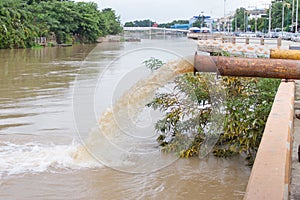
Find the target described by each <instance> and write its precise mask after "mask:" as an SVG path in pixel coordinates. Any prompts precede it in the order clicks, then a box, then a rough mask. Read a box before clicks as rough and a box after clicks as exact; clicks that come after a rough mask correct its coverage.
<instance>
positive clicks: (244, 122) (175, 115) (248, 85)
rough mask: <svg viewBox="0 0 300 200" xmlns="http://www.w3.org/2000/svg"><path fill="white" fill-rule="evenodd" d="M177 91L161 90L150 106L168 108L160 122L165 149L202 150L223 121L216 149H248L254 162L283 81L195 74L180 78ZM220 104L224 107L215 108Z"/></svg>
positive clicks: (160, 139)
mask: <svg viewBox="0 0 300 200" xmlns="http://www.w3.org/2000/svg"><path fill="white" fill-rule="evenodd" d="M174 83H175V87H174V92H172V93H159V94H156V97H155V98H154V100H153V101H152V102H151V103H149V104H148V105H147V106H149V107H152V108H153V109H158V110H160V111H161V112H163V113H164V116H163V118H162V119H160V120H159V121H157V123H156V125H155V129H156V131H157V132H158V133H159V137H158V138H157V141H158V142H159V144H160V146H161V147H162V150H163V151H167V152H171V151H174V152H177V153H179V155H180V156H181V157H190V156H194V155H199V154H200V152H199V150H200V147H201V145H202V144H203V142H204V141H205V139H206V138H207V137H210V136H211V135H210V134H211V133H210V132H209V131H208V130H210V129H212V128H213V123H215V122H218V123H219V124H218V127H217V129H220V130H217V129H215V130H214V131H219V133H221V134H220V135H218V134H216V136H219V138H218V141H217V144H216V145H215V147H214V148H213V154H214V155H216V156H220V157H227V156H231V155H235V154H245V155H246V157H247V160H248V163H249V164H252V163H253V160H254V158H255V155H256V152H257V149H258V146H259V144H260V140H261V137H262V134H263V131H264V127H265V123H266V120H267V118H268V115H269V112H270V110H271V106H272V103H273V99H274V96H275V94H276V91H277V88H278V85H279V83H280V81H278V80H274V79H263V78H237V77H221V78H220V79H219V80H216V77H215V75H212V74H204V73H202V74H199V73H196V75H193V74H192V73H189V74H184V75H181V76H179V77H177V78H176V79H175V81H174ZM216 107H219V108H220V107H221V108H222V109H220V110H218V112H217V113H214V112H215V110H216V109H215V108H216Z"/></svg>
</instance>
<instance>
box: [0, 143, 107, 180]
mask: <svg viewBox="0 0 300 200" xmlns="http://www.w3.org/2000/svg"><path fill="white" fill-rule="evenodd" d="M78 146H80V145H79V143H76V142H73V143H72V144H70V145H56V144H41V143H35V142H31V143H25V144H14V143H10V142H2V143H0V177H2V176H4V175H15V174H22V173H28V172H29V173H39V172H44V171H55V170H60V169H81V168H94V167H100V166H102V165H101V164H100V163H99V162H97V161H96V160H94V159H92V158H91V157H86V159H85V160H75V159H74V155H75V154H76V152H77V149H78Z"/></svg>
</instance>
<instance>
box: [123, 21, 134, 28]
mask: <svg viewBox="0 0 300 200" xmlns="http://www.w3.org/2000/svg"><path fill="white" fill-rule="evenodd" d="M124 26H125V27H134V23H133V22H126V23H125V24H124Z"/></svg>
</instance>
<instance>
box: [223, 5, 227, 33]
mask: <svg viewBox="0 0 300 200" xmlns="http://www.w3.org/2000/svg"><path fill="white" fill-rule="evenodd" d="M225 17H226V0H224V26H223V29H224V31H226V29H225V24H226V18H225Z"/></svg>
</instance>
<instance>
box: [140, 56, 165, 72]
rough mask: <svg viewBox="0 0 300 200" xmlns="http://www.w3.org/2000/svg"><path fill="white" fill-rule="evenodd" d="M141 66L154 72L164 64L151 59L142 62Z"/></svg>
mask: <svg viewBox="0 0 300 200" xmlns="http://www.w3.org/2000/svg"><path fill="white" fill-rule="evenodd" d="M143 64H144V65H145V66H146V67H147V68H148V69H150V70H151V71H154V70H157V69H158V68H160V67H161V66H163V65H164V64H165V63H164V62H162V61H161V60H159V59H157V58H153V57H151V58H150V59H149V60H146V61H144V62H143Z"/></svg>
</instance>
